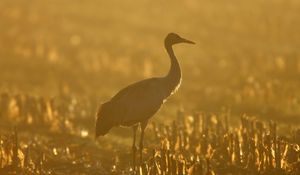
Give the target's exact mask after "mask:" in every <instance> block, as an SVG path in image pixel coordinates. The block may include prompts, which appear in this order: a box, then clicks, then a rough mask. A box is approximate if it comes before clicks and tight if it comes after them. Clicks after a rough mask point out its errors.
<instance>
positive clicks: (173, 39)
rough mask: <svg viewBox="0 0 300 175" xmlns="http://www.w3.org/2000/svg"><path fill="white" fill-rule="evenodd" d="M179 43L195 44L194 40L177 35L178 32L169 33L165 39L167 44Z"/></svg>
mask: <svg viewBox="0 0 300 175" xmlns="http://www.w3.org/2000/svg"><path fill="white" fill-rule="evenodd" d="M179 43H188V44H195V43H194V42H193V41H190V40H187V39H184V38H182V37H180V36H179V35H177V34H176V33H169V34H168V35H167V37H166V39H165V45H173V44H179Z"/></svg>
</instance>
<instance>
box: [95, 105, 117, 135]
mask: <svg viewBox="0 0 300 175" xmlns="http://www.w3.org/2000/svg"><path fill="white" fill-rule="evenodd" d="M113 126H114V122H113V115H112V110H111V109H110V105H109V102H107V103H104V104H102V105H101V106H100V107H99V108H98V111H97V114H96V127H95V131H96V133H95V134H96V135H95V137H96V138H97V137H99V136H104V135H105V134H107V133H108V132H109V130H110V129H111V128H112V127H113Z"/></svg>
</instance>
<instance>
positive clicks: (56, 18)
mask: <svg viewBox="0 0 300 175" xmlns="http://www.w3.org/2000/svg"><path fill="white" fill-rule="evenodd" d="M299 11H300V2H299V1H297V0H272V1H271V0H264V1H261V0H252V1H239V0H232V1H223V0H210V1H208V0H186V1H179V0H174V1H150V0H132V1H130V2H120V1H116V0H112V1H109V2H108V1H96V0H92V1H82V0H72V1H70V0H63V1H61V0H51V1H38V0H30V1H28V0H18V1H11V0H1V2H0V26H1V27H0V71H1V74H0V79H1V84H0V89H1V91H2V92H10V93H26V94H31V95H35V96H46V97H54V96H58V95H60V94H61V93H68V94H72V95H74V96H77V97H79V96H80V97H85V98H89V99H93V100H94V101H96V102H97V103H101V102H103V101H105V100H107V99H109V98H110V97H111V96H112V95H114V94H115V93H116V92H117V91H118V90H119V89H121V88H123V87H124V86H126V85H128V84H129V83H132V82H135V81H138V80H140V79H144V78H148V77H153V76H162V75H165V74H166V73H167V71H168V68H169V58H168V55H167V54H166V52H165V50H164V47H163V40H164V37H165V36H166V35H167V33H169V32H175V33H178V34H180V35H181V36H183V37H185V38H188V39H191V40H193V41H195V42H196V43H197V45H195V46H193V47H191V46H186V45H180V46H176V47H175V52H176V55H177V57H178V59H179V61H180V64H181V67H182V71H183V83H182V87H181V89H180V90H179V92H178V93H177V94H176V95H175V96H174V97H172V99H171V100H170V101H169V102H168V103H167V107H166V108H163V109H162V112H161V113H160V114H159V115H161V114H167V113H168V112H172V111H173V113H174V111H175V110H176V108H178V107H179V106H180V107H182V108H184V109H187V110H198V111H206V112H216V111H220V110H221V109H222V108H230V110H231V111H232V113H236V114H237V115H240V114H242V113H247V114H251V115H258V116H260V117H267V118H268V119H269V118H271V117H272V118H274V119H276V120H280V121H284V122H295V121H297V122H298V121H299V114H300V100H299V99H300V91H299V87H300V86H299V80H300V76H299V75H300V50H299V48H300V33H299V31H300V24H299V18H300V13H299ZM172 109H173V110H172Z"/></svg>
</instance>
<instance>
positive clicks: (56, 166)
mask: <svg viewBox="0 0 300 175" xmlns="http://www.w3.org/2000/svg"><path fill="white" fill-rule="evenodd" d="M20 97H23V98H20ZM18 99H23V100H22V101H18ZM33 99H34V100H33ZM37 99H40V100H37ZM41 99H43V100H41ZM70 99H72V98H70V97H69V98H67V97H64V99H62V98H61V99H60V100H58V99H44V98H42V97H40V98H37V97H32V96H23V95H10V94H7V93H3V94H2V96H1V109H2V111H3V112H2V114H1V121H2V123H3V121H5V122H6V123H11V124H16V123H17V126H16V127H14V128H11V129H8V130H7V128H6V134H1V139H0V143H1V145H0V153H1V154H0V172H2V173H9V174H73V173H75V174H134V168H133V167H131V166H132V162H131V156H128V155H130V154H131V149H130V146H128V148H126V149H124V148H123V149H122V148H121V147H122V146H119V147H117V146H116V147H115V146H114V145H113V144H112V142H109V139H108V140H107V141H104V142H103V140H102V141H99V142H101V143H99V144H101V147H98V146H97V144H96V143H95V142H94V140H93V137H94V132H93V129H92V127H90V126H89V125H90V124H92V123H90V124H89V123H87V122H86V123H84V121H89V120H91V118H90V117H89V116H87V115H86V113H85V111H93V107H92V106H93V105H92V102H88V100H87V101H84V102H76V101H78V100H77V99H75V98H73V99H72V100H70ZM58 101H60V102H61V103H60V105H58V104H57V103H58ZM87 104H90V105H87ZM27 105H28V106H31V107H26V108H25V109H29V110H27V111H26V112H25V111H23V112H21V111H22V106H27ZM82 105H84V106H82ZM5 106H6V107H5ZM61 107H63V108H61ZM79 114H81V115H79ZM75 115H76V120H73V119H74V116H75ZM4 116H7V117H5V119H6V120H4ZM80 118H82V120H81V121H79V119H80ZM173 118H174V122H173V123H172V124H169V125H168V124H161V123H159V122H152V124H151V125H150V126H149V128H148V130H147V133H148V135H147V140H148V141H147V142H146V149H144V150H143V151H144V153H145V154H146V155H147V156H146V157H145V158H144V162H142V164H139V166H138V167H136V172H137V174H141V175H142V174H151V175H152V174H191V175H192V174H195V175H196V174H197V175H202V174H203V175H208V174H266V175H267V174H274V175H275V174H276V175H277V174H291V175H292V174H294V175H296V174H299V173H300V148H299V144H300V130H299V129H298V130H297V129H291V130H290V132H289V134H285V135H283V136H282V135H280V134H278V132H277V124H276V123H275V122H273V121H269V122H261V121H258V120H256V119H255V118H251V117H247V116H245V115H244V116H242V117H241V120H240V124H238V125H236V126H232V124H231V123H232V122H230V121H229V120H231V119H232V116H231V113H230V112H229V111H223V112H221V113H219V114H206V113H194V114H193V115H188V114H185V113H184V112H183V111H181V110H178V114H177V116H174V117H173ZM78 121H79V122H78ZM41 126H43V127H42V128H41ZM4 128H5V127H4ZM87 128H88V129H87ZM9 130H11V131H10V132H8V131H9ZM115 134H117V135H118V134H120V133H115ZM108 149H111V151H112V152H114V151H113V150H118V149H119V150H120V151H121V152H118V153H111V152H110V153H109V152H106V151H107V150H108ZM110 154H112V155H114V156H113V157H111V155H110Z"/></svg>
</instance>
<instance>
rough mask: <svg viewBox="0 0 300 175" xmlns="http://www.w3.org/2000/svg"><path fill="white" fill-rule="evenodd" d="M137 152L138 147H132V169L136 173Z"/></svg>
mask: <svg viewBox="0 0 300 175" xmlns="http://www.w3.org/2000/svg"><path fill="white" fill-rule="evenodd" d="M136 151H137V147H136V146H132V168H133V171H136Z"/></svg>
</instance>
